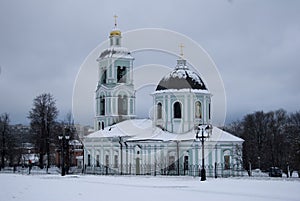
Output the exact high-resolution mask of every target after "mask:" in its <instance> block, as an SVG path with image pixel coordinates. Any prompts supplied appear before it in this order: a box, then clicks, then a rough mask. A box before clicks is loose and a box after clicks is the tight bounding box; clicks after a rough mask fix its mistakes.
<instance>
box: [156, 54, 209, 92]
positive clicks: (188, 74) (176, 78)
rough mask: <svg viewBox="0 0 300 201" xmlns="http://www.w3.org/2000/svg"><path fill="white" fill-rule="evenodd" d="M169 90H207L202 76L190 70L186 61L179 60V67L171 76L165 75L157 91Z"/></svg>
mask: <svg viewBox="0 0 300 201" xmlns="http://www.w3.org/2000/svg"><path fill="white" fill-rule="evenodd" d="M168 89H200V90H207V88H206V86H205V84H204V82H203V81H202V79H201V78H200V76H199V75H198V74H197V73H195V72H193V71H191V70H189V69H188V67H187V66H186V60H184V59H179V60H177V66H176V67H175V69H174V70H173V71H171V72H170V73H169V74H167V75H165V76H164V77H163V78H162V79H161V80H160V82H159V83H158V85H157V87H156V91H161V90H168Z"/></svg>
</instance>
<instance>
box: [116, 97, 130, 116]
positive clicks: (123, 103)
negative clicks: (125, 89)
mask: <svg viewBox="0 0 300 201" xmlns="http://www.w3.org/2000/svg"><path fill="white" fill-rule="evenodd" d="M127 99H128V98H127V96H126V95H125V96H123V97H122V96H121V95H119V96H118V114H119V115H127V113H128V112H127V106H128V103H127V102H128V100H127Z"/></svg>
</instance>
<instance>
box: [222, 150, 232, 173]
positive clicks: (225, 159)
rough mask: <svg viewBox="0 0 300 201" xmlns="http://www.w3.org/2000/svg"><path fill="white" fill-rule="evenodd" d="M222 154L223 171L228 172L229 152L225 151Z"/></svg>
mask: <svg viewBox="0 0 300 201" xmlns="http://www.w3.org/2000/svg"><path fill="white" fill-rule="evenodd" d="M223 153H224V169H225V170H228V169H230V151H229V150H226V151H224V152H223Z"/></svg>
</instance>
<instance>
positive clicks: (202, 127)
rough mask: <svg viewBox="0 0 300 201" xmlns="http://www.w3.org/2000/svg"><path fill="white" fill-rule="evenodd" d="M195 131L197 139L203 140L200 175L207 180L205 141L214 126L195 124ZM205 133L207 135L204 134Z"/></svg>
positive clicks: (203, 179) (202, 179)
mask: <svg viewBox="0 0 300 201" xmlns="http://www.w3.org/2000/svg"><path fill="white" fill-rule="evenodd" d="M194 130H195V133H196V140H199V139H200V141H201V145H202V168H201V172H200V176H201V181H205V180H206V171H205V167H204V165H205V163H204V141H205V139H206V138H209V135H210V133H211V131H212V126H211V125H198V126H195V128H194ZM200 131H201V135H200V136H199V133H200ZM204 133H205V134H206V135H204Z"/></svg>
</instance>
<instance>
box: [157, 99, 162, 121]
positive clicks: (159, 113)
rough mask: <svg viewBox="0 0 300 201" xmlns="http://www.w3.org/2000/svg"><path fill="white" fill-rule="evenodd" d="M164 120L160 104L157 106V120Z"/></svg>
mask: <svg viewBox="0 0 300 201" xmlns="http://www.w3.org/2000/svg"><path fill="white" fill-rule="evenodd" d="M161 118H162V104H161V103H158V104H157V119H161Z"/></svg>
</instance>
